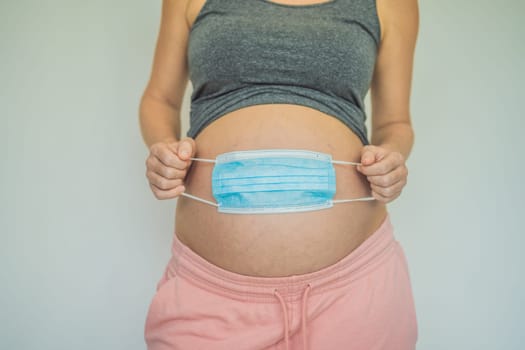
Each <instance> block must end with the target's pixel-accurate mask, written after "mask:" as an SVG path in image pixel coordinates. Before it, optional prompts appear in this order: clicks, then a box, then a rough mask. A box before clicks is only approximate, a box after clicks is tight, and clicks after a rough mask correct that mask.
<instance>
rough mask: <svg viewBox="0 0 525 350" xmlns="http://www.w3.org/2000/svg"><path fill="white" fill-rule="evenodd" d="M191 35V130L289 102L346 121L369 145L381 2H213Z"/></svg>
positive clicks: (205, 7) (202, 12) (208, 1)
mask: <svg viewBox="0 0 525 350" xmlns="http://www.w3.org/2000/svg"><path fill="white" fill-rule="evenodd" d="M188 40H189V41H188V68H189V77H190V80H191V82H192V86H193V93H192V95H191V107H190V129H189V130H188V132H187V136H189V137H192V138H194V137H195V136H197V135H198V134H199V133H200V132H201V131H202V130H203V128H205V127H206V126H207V125H209V124H210V123H211V122H212V121H214V120H216V119H218V118H220V117H221V116H223V115H225V114H226V113H228V112H232V111H234V110H236V109H239V108H242V107H246V106H249V105H256V104H274V103H288V104H298V105H304V106H308V107H311V108H314V109H317V110H319V111H321V112H324V113H326V114H328V115H331V116H333V117H335V118H337V119H339V120H340V121H342V122H343V123H344V124H345V125H346V126H348V127H349V128H350V129H351V130H352V131H353V132H354V133H355V134H356V135H357V136H358V137H359V138H360V139H361V141H362V143H363V144H365V145H366V144H369V141H368V136H367V130H366V126H365V120H366V112H365V106H364V101H363V100H364V98H365V95H366V93H367V91H368V89H369V87H370V82H371V79H372V74H373V70H374V65H375V61H376V56H377V50H378V47H379V42H380V24H379V20H378V17H377V11H376V3H375V0H330V1H325V2H323V3H316V4H311V5H287V4H278V3H275V2H271V1H270V0H206V2H205V3H204V5H203V7H202V8H201V10H200V12H199V14H198V15H197V17H196V19H195V22H194V23H193V26H192V28H191V30H190V37H189V39H188Z"/></svg>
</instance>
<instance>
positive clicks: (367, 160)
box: [361, 146, 376, 165]
mask: <svg viewBox="0 0 525 350" xmlns="http://www.w3.org/2000/svg"><path fill="white" fill-rule="evenodd" d="M374 151H375V149H374V147H373V146H364V147H363V149H362V150H361V164H362V165H371V164H373V163H374V162H375V160H376V152H374Z"/></svg>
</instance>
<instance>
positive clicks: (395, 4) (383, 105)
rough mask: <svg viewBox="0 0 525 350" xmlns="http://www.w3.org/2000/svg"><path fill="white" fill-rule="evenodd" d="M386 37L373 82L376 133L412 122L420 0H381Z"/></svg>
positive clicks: (372, 95) (373, 113)
mask: <svg viewBox="0 0 525 350" xmlns="http://www.w3.org/2000/svg"><path fill="white" fill-rule="evenodd" d="M377 5H378V12H379V15H380V17H381V26H382V32H383V33H382V35H383V37H382V39H381V44H380V47H379V50H378V56H377V60H376V65H375V69H374V75H373V77H372V82H371V102H372V133H373V131H374V130H377V129H380V128H381V127H383V126H386V125H388V124H391V123H409V124H410V90H411V82H412V67H413V58H414V51H415V45H416V40H417V32H418V27H419V10H418V3H417V0H377Z"/></svg>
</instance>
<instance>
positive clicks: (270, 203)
mask: <svg viewBox="0 0 525 350" xmlns="http://www.w3.org/2000/svg"><path fill="white" fill-rule="evenodd" d="M191 159H192V160H194V161H201V162H212V163H215V166H214V167H213V172H212V179H211V181H212V193H213V197H214V198H215V200H216V201H217V203H214V202H212V201H208V200H206V199H203V198H200V197H196V196H193V195H191V194H188V193H182V194H181V195H183V196H185V197H188V198H191V199H194V200H197V201H200V202H203V203H206V204H209V205H213V206H216V207H217V208H218V211H219V212H221V213H232V214H265V213H268V214H269V213H288V212H300V211H309V210H318V209H324V208H330V207H332V206H333V204H335V203H345V202H355V201H368V200H374V197H364V198H354V199H339V200H334V199H333V196H334V195H335V191H336V188H335V187H336V182H335V169H334V166H333V164H343V165H359V163H354V162H346V161H336V160H332V156H331V155H330V154H325V153H319V152H313V151H305V150H293V149H290V150H289V149H270V150H254V151H236V152H229V153H223V154H220V155H219V156H217V158H216V159H215V160H213V159H204V158H191Z"/></svg>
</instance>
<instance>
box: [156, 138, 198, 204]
mask: <svg viewBox="0 0 525 350" xmlns="http://www.w3.org/2000/svg"><path fill="white" fill-rule="evenodd" d="M149 150H150V154H149V156H148V158H147V159H146V177H147V178H148V181H149V186H150V188H151V191H153V194H154V195H155V197H156V198H157V199H171V198H176V197H178V196H179V195H180V194H181V193H182V192H184V191H185V189H186V188H185V187H184V178H185V177H186V173H187V171H188V169H189V167H190V165H191V159H190V158H191V157H193V156H194V155H195V151H196V147H195V140H194V139H192V138H190V137H185V138H183V139H182V140H180V141H161V142H157V143H154V144H153V145H151V147H150V148H149Z"/></svg>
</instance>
